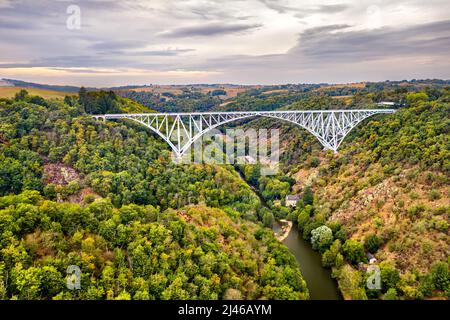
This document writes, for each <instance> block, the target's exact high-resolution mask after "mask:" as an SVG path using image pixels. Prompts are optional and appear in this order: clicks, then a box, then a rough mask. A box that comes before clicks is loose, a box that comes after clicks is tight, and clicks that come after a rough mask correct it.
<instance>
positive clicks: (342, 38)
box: [290, 20, 450, 63]
mask: <svg viewBox="0 0 450 320" xmlns="http://www.w3.org/2000/svg"><path fill="white" fill-rule="evenodd" d="M348 28H350V26H348V25H331V26H323V27H319V28H313V29H308V30H305V31H304V32H303V33H301V34H300V37H299V41H298V45H297V46H296V47H294V48H293V49H292V50H290V54H293V55H296V54H301V55H303V56H305V57H307V58H308V59H309V60H317V61H319V60H320V61H321V62H323V63H325V62H334V63H336V62H351V61H359V60H369V59H370V60H372V59H383V58H386V57H392V56H419V55H430V56H436V55H442V54H448V52H450V20H446V21H439V22H433V23H428V24H422V25H416V26H409V27H399V28H392V27H384V28H380V29H376V30H358V31H348V30H347V29H348Z"/></svg>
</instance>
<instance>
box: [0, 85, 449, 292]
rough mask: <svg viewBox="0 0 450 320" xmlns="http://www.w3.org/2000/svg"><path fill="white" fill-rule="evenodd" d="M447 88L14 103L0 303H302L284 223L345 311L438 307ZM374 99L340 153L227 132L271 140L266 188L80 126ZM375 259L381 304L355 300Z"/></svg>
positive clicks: (250, 169)
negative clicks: (74, 280) (418, 303)
mask: <svg viewBox="0 0 450 320" xmlns="http://www.w3.org/2000/svg"><path fill="white" fill-rule="evenodd" d="M447 85H448V84H447V83H446V82H438V81H437V82H436V81H435V82H432V83H430V81H425V82H424V81H411V82H407V83H406V84H405V83H404V82H402V83H395V82H392V83H368V84H366V85H365V86H355V87H352V86H351V85H349V86H330V85H325V84H323V85H315V86H306V85H298V86H296V85H286V86H278V87H272V88H270V87H268V88H260V89H252V90H248V91H246V92H244V93H240V94H238V95H237V96H236V97H234V98H231V99H228V100H226V102H225V103H224V102H223V98H220V94H221V92H217V95H216V94H212V92H211V94H204V93H200V92H197V91H189V90H187V89H186V90H184V91H183V93H182V94H178V95H177V94H167V95H165V98H164V99H162V98H161V96H153V94H151V93H145V92H135V91H132V90H131V91H129V93H128V94H126V95H125V94H123V92H121V93H115V92H112V91H110V92H104V91H96V92H86V90H84V89H81V90H80V92H79V95H78V96H67V97H66V99H64V101H60V100H44V99H42V98H40V97H37V96H31V95H29V94H28V93H27V92H25V91H21V92H19V93H18V94H17V95H16V97H15V98H14V99H2V100H0V118H1V119H0V120H1V121H0V151H1V152H0V232H1V235H0V297H2V298H3V299H307V298H308V296H309V295H308V289H307V286H306V283H305V281H304V280H303V279H302V275H301V272H300V270H299V266H298V265H297V263H296V261H295V259H294V257H293V256H292V254H291V253H290V252H289V250H288V249H287V248H286V247H285V246H284V245H282V244H281V243H280V242H279V241H278V240H276V239H275V237H274V234H273V232H272V231H271V229H270V228H271V227H272V225H273V223H274V221H275V219H288V220H292V221H293V222H294V223H295V227H297V228H298V229H299V230H300V232H301V234H302V236H303V238H304V239H306V240H308V241H309V242H310V243H311V245H312V248H313V249H314V250H317V251H319V252H320V253H321V255H322V263H323V266H324V267H325V268H331V269H332V276H333V277H334V278H335V279H336V280H337V282H338V286H339V289H340V291H341V293H342V295H343V297H344V298H345V299H428V298H441V299H442V298H449V297H450V272H449V263H450V261H449V259H450V258H449V251H448V248H449V243H450V240H449V235H448V227H449V213H450V203H449V198H450V190H449V187H448V186H449V174H450V139H449V137H450V135H449V129H450V119H449V117H448V115H449V114H450V105H449V104H450V90H449V88H448V86H447ZM129 98H132V99H135V100H136V101H137V102H136V101H133V100H131V99H129ZM147 99H149V100H147ZM155 99H158V100H155ZM380 101H393V102H396V103H397V105H398V106H401V107H400V109H399V110H398V111H397V112H396V113H395V114H392V115H382V116H381V115H380V116H374V117H371V118H369V119H367V120H365V121H364V122H363V123H362V124H360V125H359V126H358V127H356V128H355V129H354V130H353V131H352V132H351V133H350V134H349V136H348V137H347V138H346V139H345V141H344V143H343V144H342V146H341V148H340V150H339V153H338V154H334V153H333V152H331V151H324V150H322V147H321V146H320V144H319V143H318V142H317V141H316V140H315V139H314V137H312V136H311V135H310V134H309V133H307V132H306V131H305V130H303V129H301V128H299V127H296V126H293V125H291V124H289V123H287V122H286V123H283V122H277V121H274V120H272V119H264V118H261V119H254V120H250V121H248V120H247V121H242V122H236V123H233V124H231V125H235V126H236V125H237V126H242V127H243V128H247V127H252V128H258V127H262V128H279V129H280V130H281V148H282V150H281V151H282V153H281V164H280V168H281V170H280V172H279V173H278V174H277V175H275V176H261V170H260V165H258V164H256V165H249V164H247V165H240V166H236V167H233V166H232V165H221V166H219V165H203V164H192V165H177V164H174V163H173V162H172V161H171V158H170V151H169V148H168V146H167V145H166V144H165V143H164V142H162V140H160V139H158V138H157V137H156V136H154V135H153V134H152V133H151V132H150V131H148V130H146V129H145V128H144V127H142V126H138V125H136V124H133V123H131V122H126V121H123V122H122V121H118V122H114V121H108V122H100V121H99V122H97V121H94V120H93V119H92V118H91V117H89V114H92V113H100V114H101V113H116V112H117V113H120V112H154V110H158V111H166V112H171V111H193V110H196V111H205V110H215V111H218V110H274V109H278V108H282V109H292V110H300V109H333V108H341V109H345V108H375V107H378V106H377V105H376V103H377V102H380ZM138 102H140V103H143V104H144V105H145V106H143V105H141V104H140V103H138ZM238 172H240V173H241V174H242V177H243V178H244V179H245V180H246V182H247V183H245V182H244V181H242V179H241V178H240V175H239V174H238ZM250 186H252V188H253V190H252V188H251V187H250ZM255 191H257V192H258V193H259V195H260V196H261V198H262V199H263V201H264V204H262V203H261V201H260V199H259V198H258V196H257V195H256V194H255ZM290 194H297V195H299V198H300V200H299V201H298V202H297V205H296V207H295V208H291V207H286V205H285V198H286V196H287V195H290ZM372 259H375V260H376V265H378V266H379V267H380V271H381V284H382V287H381V289H379V290H372V289H368V288H367V287H366V280H367V277H368V273H367V272H366V270H367V268H368V267H369V266H370V264H371V262H370V260H372ZM71 264H73V265H78V266H80V267H81V269H82V290H80V291H76V292H74V291H71V290H68V289H67V288H66V286H65V281H66V268H67V266H68V265H71Z"/></svg>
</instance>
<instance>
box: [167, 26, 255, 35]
mask: <svg viewBox="0 0 450 320" xmlns="http://www.w3.org/2000/svg"><path fill="white" fill-rule="evenodd" d="M261 26H262V25H261V24H221V23H209V24H202V25H195V26H189V27H182V28H176V29H173V30H170V31H167V32H162V33H161V34H160V35H161V36H163V37H166V38H185V37H208V36H217V35H225V34H233V33H243V32H248V31H250V30H254V29H257V28H260V27H261Z"/></svg>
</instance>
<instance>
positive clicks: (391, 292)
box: [383, 288, 398, 300]
mask: <svg viewBox="0 0 450 320" xmlns="http://www.w3.org/2000/svg"><path fill="white" fill-rule="evenodd" d="M397 299H398V296H397V290H395V289H394V288H389V289H388V291H387V292H386V294H385V295H384V296H383V300H397Z"/></svg>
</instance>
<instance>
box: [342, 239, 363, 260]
mask: <svg viewBox="0 0 450 320" xmlns="http://www.w3.org/2000/svg"><path fill="white" fill-rule="evenodd" d="M342 251H343V253H344V256H345V258H346V259H347V260H348V261H350V262H351V263H353V264H358V263H360V262H365V261H366V255H365V253H364V246H363V245H362V244H361V243H360V242H359V241H356V240H351V239H349V240H347V241H345V243H344V245H343V246H342Z"/></svg>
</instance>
